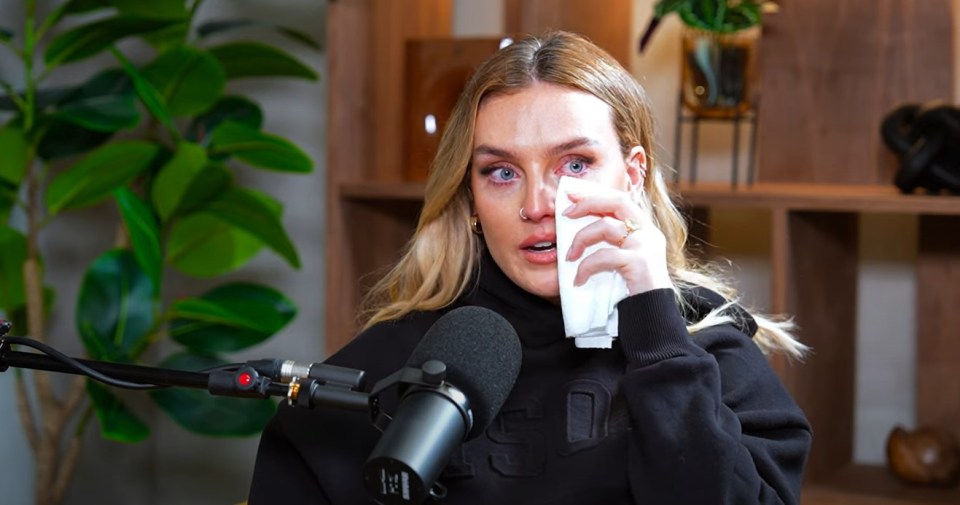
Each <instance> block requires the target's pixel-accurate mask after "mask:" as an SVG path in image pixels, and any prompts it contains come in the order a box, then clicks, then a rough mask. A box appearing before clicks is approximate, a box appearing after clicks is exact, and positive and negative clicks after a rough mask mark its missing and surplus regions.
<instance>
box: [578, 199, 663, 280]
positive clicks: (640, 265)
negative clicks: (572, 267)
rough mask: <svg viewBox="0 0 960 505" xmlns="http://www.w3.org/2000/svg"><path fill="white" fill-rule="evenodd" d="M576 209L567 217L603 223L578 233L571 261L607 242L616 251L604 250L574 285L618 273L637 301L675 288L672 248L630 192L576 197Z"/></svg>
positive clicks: (588, 259)
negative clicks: (641, 295) (669, 252)
mask: <svg viewBox="0 0 960 505" xmlns="http://www.w3.org/2000/svg"><path fill="white" fill-rule="evenodd" d="M569 198H570V201H572V202H573V205H571V206H569V207H568V208H567V209H566V211H564V213H563V215H564V216H567V217H569V218H580V217H584V216H588V215H595V216H599V217H600V218H601V219H599V220H598V221H596V222H594V223H592V224H590V225H587V226H585V227H584V228H583V229H582V230H580V231H579V232H577V234H576V235H575V236H574V238H573V242H572V244H571V245H570V250H569V252H568V254H567V257H566V260H567V261H574V260H576V259H577V258H579V257H580V255H582V254H583V252H584V251H585V250H586V249H587V248H588V247H590V246H591V245H594V244H598V243H600V242H607V243H609V244H612V245H613V246H615V247H612V248H611V247H606V248H602V249H598V250H597V251H595V252H593V253H592V254H590V255H589V256H587V257H585V258H584V259H583V261H582V262H580V268H579V269H578V270H577V276H576V277H575V278H574V285H576V286H580V285H582V284H583V283H585V282H586V281H587V279H588V278H590V276H592V275H593V274H595V273H597V272H604V271H616V272H619V273H620V275H621V276H622V277H623V278H624V280H625V281H626V282H627V289H628V290H629V292H630V294H631V295H635V294H638V293H643V292H646V291H650V290H653V289H659V288H669V287H671V286H672V282H671V281H670V275H669V271H668V269H667V245H666V239H665V238H664V236H663V233H662V232H661V231H660V229H659V228H657V226H656V224H655V223H654V222H653V218H652V216H651V213H650V211H649V210H648V209H645V208H643V207H641V206H640V205H639V204H637V203H636V202H635V201H633V199H632V198H631V197H630V194H629V193H627V192H625V191H618V190H614V189H611V190H610V191H603V192H599V193H592V194H590V195H580V194H574V193H571V194H570V195H569Z"/></svg>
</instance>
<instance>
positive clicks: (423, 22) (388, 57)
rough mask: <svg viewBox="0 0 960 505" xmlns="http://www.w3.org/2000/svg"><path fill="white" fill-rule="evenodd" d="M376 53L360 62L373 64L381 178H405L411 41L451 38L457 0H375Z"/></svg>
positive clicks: (375, 153)
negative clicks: (408, 65)
mask: <svg viewBox="0 0 960 505" xmlns="http://www.w3.org/2000/svg"><path fill="white" fill-rule="evenodd" d="M371 5H372V6H373V7H372V12H371V17H372V23H373V35H374V40H375V43H374V44H373V49H374V51H373V53H372V54H371V55H370V58H367V59H362V60H356V61H354V62H353V64H354V65H369V70H368V71H369V72H370V78H371V82H372V84H373V96H372V101H371V104H370V105H371V106H372V108H371V113H372V114H373V115H374V119H375V124H374V129H373V130H372V131H373V134H374V135H373V141H372V143H371V144H369V145H366V146H365V147H366V148H367V149H371V150H372V151H373V155H372V156H373V167H372V170H373V172H374V173H375V177H376V179H377V180H399V178H402V174H403V172H404V170H403V167H402V163H403V159H404V157H403V154H404V149H403V140H404V134H403V129H404V127H405V123H404V117H403V114H404V107H403V104H404V101H405V100H404V93H405V91H404V83H405V82H406V79H405V78H404V74H405V72H406V69H405V67H406V56H405V51H406V47H407V41H409V40H415V39H419V38H432V37H446V36H449V35H450V31H451V27H452V23H453V5H452V0H390V1H383V0H374V1H373V2H372V4H371Z"/></svg>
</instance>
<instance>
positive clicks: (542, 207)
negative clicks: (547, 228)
mask: <svg viewBox="0 0 960 505" xmlns="http://www.w3.org/2000/svg"><path fill="white" fill-rule="evenodd" d="M556 198H557V186H556V184H555V183H550V182H544V181H534V182H532V183H531V184H530V185H529V186H527V188H526V194H525V195H524V198H523V204H522V207H521V208H522V209H523V215H524V216H526V218H527V219H529V220H530V221H532V222H534V223H536V222H539V221H540V220H541V219H544V218H547V217H550V218H552V217H554V211H555V209H556Z"/></svg>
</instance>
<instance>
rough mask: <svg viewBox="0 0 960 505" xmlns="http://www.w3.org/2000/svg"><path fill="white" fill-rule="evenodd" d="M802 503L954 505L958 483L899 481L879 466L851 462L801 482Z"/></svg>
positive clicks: (957, 499)
mask: <svg viewBox="0 0 960 505" xmlns="http://www.w3.org/2000/svg"><path fill="white" fill-rule="evenodd" d="M801 502H802V503H803V505H941V504H942V505H948V504H950V505H956V504H957V503H960V487H958V486H954V487H952V488H924V487H911V486H907V485H905V484H902V483H901V482H900V481H898V480H897V479H896V477H894V476H893V475H892V474H891V473H890V471H889V470H887V469H886V468H885V467H882V466H874V465H850V466H848V467H846V468H844V469H842V470H840V471H838V472H837V473H836V474H835V475H833V476H831V477H830V478H829V479H826V480H824V481H823V482H813V483H809V484H807V485H805V486H804V488H803V494H802V495H801Z"/></svg>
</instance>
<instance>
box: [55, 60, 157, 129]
mask: <svg viewBox="0 0 960 505" xmlns="http://www.w3.org/2000/svg"><path fill="white" fill-rule="evenodd" d="M54 117H55V118H57V119H60V120H63V121H67V122H70V123H73V124H76V125H78V126H81V127H84V128H86V129H88V130H92V131H98V132H106V133H113V132H116V131H118V130H122V129H126V128H133V127H134V126H136V125H137V123H139V122H140V112H139V111H138V110H137V96H136V93H135V92H134V89H133V85H132V83H131V80H130V78H129V77H128V76H127V75H126V74H125V73H124V72H123V71H122V70H120V69H110V70H106V71H104V72H101V73H99V74H97V75H95V76H94V77H92V78H91V79H90V80H88V81H87V82H86V83H84V84H83V85H82V86H80V87H79V88H77V90H76V91H75V92H73V93H71V94H70V95H69V96H68V97H66V98H64V99H63V100H62V101H61V102H60V104H59V105H58V108H57V112H56V113H55V114H54Z"/></svg>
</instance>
